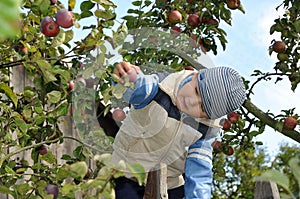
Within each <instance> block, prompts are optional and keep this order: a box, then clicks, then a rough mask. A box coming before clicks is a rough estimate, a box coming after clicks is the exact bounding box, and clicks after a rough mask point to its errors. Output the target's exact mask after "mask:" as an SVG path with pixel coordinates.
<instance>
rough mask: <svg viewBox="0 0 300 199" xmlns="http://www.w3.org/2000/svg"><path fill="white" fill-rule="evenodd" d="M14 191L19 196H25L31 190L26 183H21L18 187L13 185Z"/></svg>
mask: <svg viewBox="0 0 300 199" xmlns="http://www.w3.org/2000/svg"><path fill="white" fill-rule="evenodd" d="M15 189H16V190H17V191H18V193H19V194H20V195H23V196H25V195H26V193H27V192H28V191H29V190H30V189H31V187H30V186H29V184H28V183H22V184H20V185H15Z"/></svg>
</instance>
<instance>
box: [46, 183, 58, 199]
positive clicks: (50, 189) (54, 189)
mask: <svg viewBox="0 0 300 199" xmlns="http://www.w3.org/2000/svg"><path fill="white" fill-rule="evenodd" d="M45 190H46V192H47V194H49V195H53V199H56V198H57V197H58V192H59V189H58V186H57V185H56V184H48V185H47V186H46V188H45Z"/></svg>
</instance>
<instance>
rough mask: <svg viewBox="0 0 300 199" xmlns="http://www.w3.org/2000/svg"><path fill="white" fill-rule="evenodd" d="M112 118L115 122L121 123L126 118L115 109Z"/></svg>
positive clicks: (119, 110)
mask: <svg viewBox="0 0 300 199" xmlns="http://www.w3.org/2000/svg"><path fill="white" fill-rule="evenodd" d="M112 117H113V119H114V120H115V121H117V122H121V121H123V120H124V119H125V118H126V113H125V112H124V111H123V110H122V109H120V108H117V109H115V110H114V111H113V113H112Z"/></svg>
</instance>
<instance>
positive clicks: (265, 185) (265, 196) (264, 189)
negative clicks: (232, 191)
mask: <svg viewBox="0 0 300 199" xmlns="http://www.w3.org/2000/svg"><path fill="white" fill-rule="evenodd" d="M254 199H280V196H279V192H278V188H277V185H276V183H274V182H271V181H257V182H256V183H255V190H254Z"/></svg>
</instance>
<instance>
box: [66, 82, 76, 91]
mask: <svg viewBox="0 0 300 199" xmlns="http://www.w3.org/2000/svg"><path fill="white" fill-rule="evenodd" d="M68 85H69V87H68V91H72V90H74V87H75V84H74V81H73V80H71V81H69V84H68Z"/></svg>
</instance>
